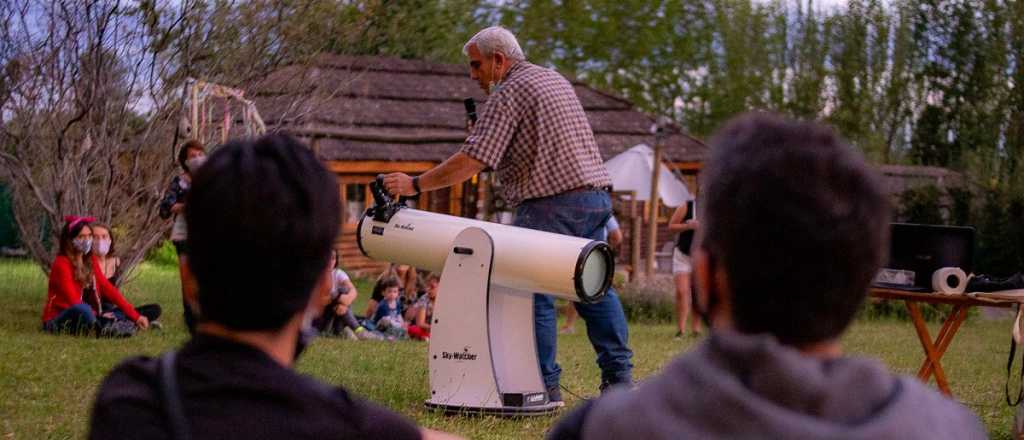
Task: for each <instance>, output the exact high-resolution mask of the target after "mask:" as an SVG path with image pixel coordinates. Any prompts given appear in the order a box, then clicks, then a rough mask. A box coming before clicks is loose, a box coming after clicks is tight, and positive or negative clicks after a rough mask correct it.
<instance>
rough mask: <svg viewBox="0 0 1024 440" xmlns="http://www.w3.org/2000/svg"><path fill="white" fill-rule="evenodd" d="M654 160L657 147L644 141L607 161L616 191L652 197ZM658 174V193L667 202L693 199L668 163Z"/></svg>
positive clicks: (667, 204) (679, 203) (680, 203)
mask: <svg viewBox="0 0 1024 440" xmlns="http://www.w3.org/2000/svg"><path fill="white" fill-rule="evenodd" d="M653 163H654V150H652V149H651V147H648V146H647V145H646V144H640V145H637V146H635V147H633V148H630V149H628V150H626V151H623V152H622V153H620V154H619V155H617V156H615V157H613V158H611V159H608V161H607V162H605V163H604V165H605V167H607V168H608V174H610V175H611V176H612V188H614V189H615V190H616V191H636V199H637V200H640V201H647V200H648V199H650V198H651V169H652V168H653ZM660 172H661V174H660V175H659V176H658V197H660V198H661V202H662V203H663V204H665V205H666V206H670V207H676V206H679V205H682V204H683V203H686V202H687V201H690V200H693V195H691V194H690V191H689V190H687V189H686V185H684V184H683V182H680V181H679V179H678V178H676V176H675V174H673V173H672V171H671V170H669V169H668V167H667V166H665V164H661V171H660Z"/></svg>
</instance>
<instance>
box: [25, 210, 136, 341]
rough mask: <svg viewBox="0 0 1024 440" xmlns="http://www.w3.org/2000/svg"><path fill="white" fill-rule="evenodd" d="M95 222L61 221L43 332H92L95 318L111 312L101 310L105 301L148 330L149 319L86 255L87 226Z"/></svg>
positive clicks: (84, 219)
mask: <svg viewBox="0 0 1024 440" xmlns="http://www.w3.org/2000/svg"><path fill="white" fill-rule="evenodd" d="M94 220H95V219H93V218H91V217H74V216H69V217H65V218H64V228H62V229H61V232H60V247H59V249H58V254H57V257H56V258H55V259H54V260H53V266H52V267H50V283H49V288H48V290H47V293H46V305H45V306H44V307H43V330H44V331H47V332H50V333H60V332H68V333H73V334H77V333H87V332H89V331H92V330H94V329H95V328H96V327H97V321H98V318H97V317H99V316H103V315H104V314H107V312H112V310H103V309H102V305H101V304H102V303H103V302H104V301H106V302H110V303H113V304H114V305H115V306H117V308H118V309H120V311H121V312H122V313H123V314H124V316H125V317H126V318H127V319H128V320H130V321H132V322H134V323H135V325H137V326H138V327H139V328H141V329H146V328H149V319H148V318H146V317H145V316H143V315H140V314H139V312H137V311H136V310H135V308H134V307H132V305H131V304H129V303H128V301H127V300H125V299H124V296H122V295H121V292H119V291H118V290H117V288H116V287H114V285H113V284H110V281H107V277H105V276H103V271H102V270H101V269H100V266H99V264H98V263H97V262H96V257H94V256H92V255H88V254H89V251H90V250H91V248H92V228H90V227H89V224H90V223H92V222H93V221H94ZM110 316H112V315H110Z"/></svg>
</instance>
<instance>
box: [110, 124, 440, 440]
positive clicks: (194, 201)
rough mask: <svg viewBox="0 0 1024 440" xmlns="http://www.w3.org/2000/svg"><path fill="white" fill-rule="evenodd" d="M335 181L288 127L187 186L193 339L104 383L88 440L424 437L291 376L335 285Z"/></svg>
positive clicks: (229, 153) (249, 144)
mask: <svg viewBox="0 0 1024 440" xmlns="http://www.w3.org/2000/svg"><path fill="white" fill-rule="evenodd" d="M340 212H341V210H340V206H339V197H338V190H337V184H336V181H335V178H334V176H333V175H331V174H330V173H329V172H328V171H327V170H326V169H325V168H324V167H323V165H321V164H320V162H319V161H318V160H317V159H316V157H314V155H313V153H312V152H311V151H309V149H307V148H306V147H304V146H302V145H301V144H299V143H298V142H297V141H295V140H294V139H292V138H289V137H286V136H278V135H274V136H266V137H263V138H260V139H258V140H255V141H245V142H242V141H239V142H233V143H229V144H227V145H225V146H224V147H222V148H220V149H219V150H218V151H217V152H215V153H214V154H213V155H211V156H210V159H209V161H208V162H207V163H206V164H205V165H203V167H202V168H201V169H200V170H199V172H198V173H197V174H196V175H195V176H194V179H193V186H192V189H191V192H190V194H189V208H188V210H187V214H186V216H187V220H188V227H189V233H188V246H189V251H190V252H189V257H190V258H189V266H190V269H191V270H192V273H193V274H194V275H195V277H196V280H197V281H198V284H199V287H200V289H201V291H202V295H199V304H200V306H201V307H202V315H201V317H200V322H199V324H198V326H197V333H196V335H195V337H194V338H193V339H192V340H191V341H189V342H188V343H187V344H186V345H185V346H184V347H183V348H182V349H181V350H180V351H178V352H176V353H173V352H172V353H168V354H165V355H163V356H162V357H160V358H148V357H136V358H132V359H129V360H127V361H125V362H123V363H122V364H121V365H119V366H118V367H116V368H115V369H114V371H112V372H111V373H110V375H109V376H108V377H107V378H106V380H104V382H103V384H102V385H101V386H100V390H99V392H98V395H97V397H96V402H95V406H94V408H93V415H92V420H91V433H90V438H92V439H119V440H120V439H125V438H139V439H147V440H152V439H171V438H191V439H226V438H238V439H340V438H379V439H384V438H386V439H419V438H422V437H432V436H434V435H437V434H435V433H428V432H421V431H420V430H419V429H417V427H416V426H415V425H414V424H412V423H411V422H410V421H408V420H406V419H405V418H403V417H401V416H398V415H396V414H394V413H392V412H390V411H388V410H386V409H383V408H379V407H377V406H375V405H372V404H370V403H367V402H364V401H362V400H359V399H357V398H356V397H354V396H352V395H350V394H349V393H348V392H347V391H345V390H344V389H343V388H340V387H339V388H333V387H329V386H326V385H324V384H321V383H319V382H317V381H316V380H313V379H312V378H309V377H305V376H302V375H299V374H296V373H295V372H294V371H292V366H293V365H294V363H295V360H296V358H297V356H298V355H299V353H300V352H301V351H302V348H303V347H304V346H305V344H306V343H307V342H308V338H307V335H309V334H311V332H310V330H311V328H310V322H311V321H312V320H313V319H314V318H315V317H316V315H317V314H319V313H320V311H321V310H322V308H323V307H324V305H325V304H326V301H327V298H328V297H329V290H330V288H331V269H333V268H332V267H329V266H328V258H329V256H330V253H331V243H332V242H333V240H334V238H335V237H336V236H337V233H338V225H339V220H340V218H339V213H340Z"/></svg>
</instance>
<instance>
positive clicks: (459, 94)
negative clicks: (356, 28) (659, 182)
mask: <svg viewBox="0 0 1024 440" xmlns="http://www.w3.org/2000/svg"><path fill="white" fill-rule="evenodd" d="M572 83H573V85H574V87H575V90H576V94H577V95H578V96H579V98H580V101H581V102H582V104H583V107H584V110H585V111H586V112H587V116H588V118H589V120H590V125H591V127H592V128H593V130H594V134H595V136H596V139H597V142H598V144H599V145H600V148H601V154H602V156H603V157H604V159H605V160H607V159H609V158H611V157H613V156H615V155H616V154H619V153H621V152H623V151H625V150H626V149H629V148H630V147H632V146H634V145H636V144H639V143H648V144H652V143H653V142H654V139H653V136H652V135H651V131H650V130H651V126H652V125H653V124H654V121H655V119H654V117H653V116H651V115H648V114H645V113H643V112H640V111H638V110H636V108H635V106H634V105H633V104H632V103H631V102H629V101H628V100H626V99H623V98H621V97H619V96H616V95H614V94H611V93H607V92H603V91H600V90H596V89H594V88H591V87H589V86H587V85H586V84H584V83H582V82H580V81H576V80H572ZM251 92H252V93H250V96H252V97H253V98H254V100H255V102H256V104H257V107H258V108H259V111H260V113H261V114H262V115H263V118H264V120H265V121H266V123H267V125H268V127H271V129H278V130H282V131H285V132H288V133H290V134H293V135H295V136H297V137H299V138H301V139H303V140H304V141H305V142H307V143H308V145H309V146H310V147H311V148H312V149H313V150H314V151H316V153H317V154H318V155H319V157H321V158H322V159H323V160H324V161H325V163H326V164H327V166H328V167H329V169H330V170H331V171H333V172H335V173H336V174H337V175H338V185H339V189H340V190H341V191H340V192H341V197H342V199H343V206H344V207H345V215H344V218H345V220H344V225H343V228H342V236H341V237H340V239H339V242H338V246H339V248H340V249H341V251H342V261H343V263H342V264H343V265H344V266H345V267H346V268H347V269H349V270H350V271H352V272H355V273H362V274H369V273H372V272H375V271H379V270H380V269H381V267H382V266H383V265H384V263H382V262H376V261H371V260H369V259H367V258H365V257H364V256H362V254H361V253H360V252H359V250H358V248H357V247H356V244H355V227H356V224H357V222H358V220H359V216H360V215H361V214H362V212H363V211H364V210H365V209H366V207H367V203H372V198H371V197H370V194H369V187H368V183H369V182H370V181H372V180H373V179H374V177H375V176H376V175H378V174H381V173H390V172H396V171H399V172H404V173H409V174H413V175H415V174H418V173H422V172H424V171H426V170H428V169H430V168H431V167H433V166H435V165H437V164H439V163H441V162H442V161H444V160H445V159H446V158H448V157H449V156H450V155H452V154H454V153H455V152H456V151H458V150H459V148H460V146H461V143H462V141H463V140H464V139H465V137H466V113H465V109H464V105H463V100H464V99H465V98H474V99H475V100H476V101H477V102H478V105H479V106H481V107H480V108H482V106H483V105H486V96H485V95H484V94H483V92H482V91H481V90H480V89H479V87H478V86H477V84H476V82H475V81H473V80H471V79H470V78H469V74H468V67H467V66H463V65H457V64H440V63H433V62H427V61H421V60H403V59H397V58H386V57H353V56H337V55H321V56H318V57H316V58H314V59H313V61H312V62H310V63H308V64H304V65H290V66H286V67H283V68H281V69H279V70H277V71H275V72H274V73H272V74H271V75H269V76H268V77H267V78H266V79H264V80H263V81H262V82H260V83H259V84H257V86H256V87H255V90H252V91H251ZM663 145H664V149H663V151H664V156H665V159H666V163H668V164H669V165H670V166H671V167H674V168H676V169H678V170H679V171H681V172H682V174H683V176H685V180H686V181H687V182H686V183H687V185H688V186H689V187H690V189H691V191H692V192H696V176H697V173H698V172H699V171H700V169H701V166H702V163H703V161H704V160H705V158H706V157H707V155H708V149H707V147H706V146H705V145H704V144H703V143H702V142H701V141H699V140H697V139H695V138H693V137H691V136H689V135H687V134H686V133H685V132H683V131H682V130H679V129H673V130H672V131H671V133H670V134H669V135H668V136H667V137H666V138H665V139H664V141H663ZM488 174H489V173H482V174H481V175H479V176H476V177H474V178H473V179H472V180H471V181H469V182H466V183H465V184H463V185H458V186H455V187H452V188H449V189H445V190H440V191H434V192H431V193H425V194H423V195H421V196H420V198H419V200H416V201H415V202H414V204H415V205H416V206H417V207H418V208H420V209H427V210H430V211H434V212H441V213H448V214H452V215H459V216H468V217H475V218H481V219H487V220H491V221H506V222H507V221H509V220H510V218H511V214H510V212H509V211H508V210H507V207H505V206H503V203H502V201H501V200H500V198H499V197H496V196H495V194H496V191H494V190H493V188H492V185H491V184H492V180H493V179H492V177H491V176H489V175H488ZM618 204H619V205H620V206H619V209H620V222H622V223H623V230H624V232H625V233H626V234H627V236H628V235H629V230H630V229H631V228H630V227H629V226H630V222H631V221H632V220H633V219H631V218H629V204H628V202H619V203H618ZM638 210H639V211H640V213H641V214H638V215H643V214H642V213H643V212H646V209H643V204H642V203H641V204H640V206H639V208H638ZM669 215H671V210H669V209H663V211H662V216H661V222H662V226H661V228H660V229H661V231H660V232H659V234H658V241H659V246H658V249H663V248H664V246H665V245H664V243H666V242H669V241H671V240H672V239H673V238H674V237H672V236H671V235H670V234H668V232H667V228H666V226H665V224H666V223H667V220H668V216H669ZM629 243H630V240H629V238H628V237H627V241H626V244H627V245H628V244H629ZM629 254H630V252H628V251H627V250H625V249H623V252H621V253H620V256H622V257H623V258H628V256H629ZM627 263H628V262H627Z"/></svg>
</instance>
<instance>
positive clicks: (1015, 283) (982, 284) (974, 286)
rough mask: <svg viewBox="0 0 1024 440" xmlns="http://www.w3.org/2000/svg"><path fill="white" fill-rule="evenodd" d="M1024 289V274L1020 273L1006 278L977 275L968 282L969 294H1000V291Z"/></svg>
mask: <svg viewBox="0 0 1024 440" xmlns="http://www.w3.org/2000/svg"><path fill="white" fill-rule="evenodd" d="M1015 289H1024V274H1021V273H1020V272H1018V273H1015V274H1013V275H1010V276H1008V277H1006V278H996V277H993V276H990V275H977V276H975V277H972V278H971V280H970V281H968V282H967V291H968V292H998V291H1000V290H1015Z"/></svg>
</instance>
